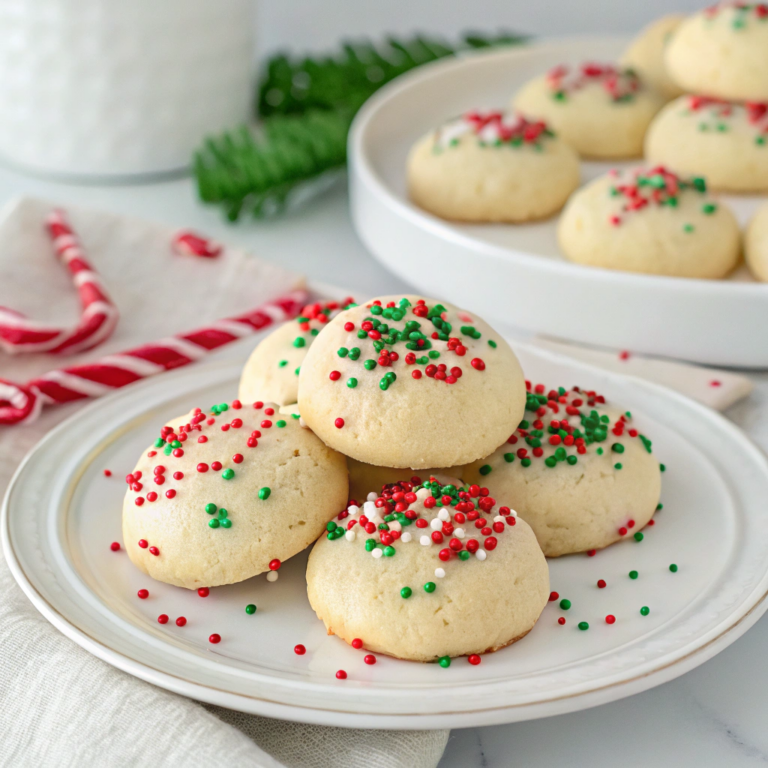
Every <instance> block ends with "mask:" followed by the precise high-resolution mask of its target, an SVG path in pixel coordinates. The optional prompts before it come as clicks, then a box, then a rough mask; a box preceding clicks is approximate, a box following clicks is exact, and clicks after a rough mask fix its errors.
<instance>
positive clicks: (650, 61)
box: [619, 13, 685, 99]
mask: <svg viewBox="0 0 768 768" xmlns="http://www.w3.org/2000/svg"><path fill="white" fill-rule="evenodd" d="M684 19H685V16H683V15H682V14H678V13H674V14H670V15H669V16H662V17H661V18H660V19H657V20H656V21H654V22H653V23H652V24H649V25H648V26H647V27H645V29H643V30H642V31H641V32H640V34H639V35H638V36H637V37H636V38H635V39H634V40H633V41H632V42H631V43H630V46H629V48H627V50H626V51H624V55H623V56H622V57H621V59H620V61H619V63H620V64H621V65H622V66H624V67H629V68H630V69H632V70H633V71H634V72H636V73H637V74H638V75H640V77H641V78H642V79H643V80H644V81H645V82H646V83H648V85H650V86H651V88H655V89H656V90H657V91H658V92H659V93H660V94H661V95H662V96H664V98H665V99H675V98H677V97H678V96H680V95H682V93H683V90H682V88H680V86H678V85H677V84H676V83H675V82H674V80H672V78H671V77H670V76H669V73H668V72H667V67H666V64H665V63H664V51H665V49H666V47H667V45H668V44H669V41H670V39H671V38H672V35H673V34H674V32H675V30H676V29H677V28H678V27H679V26H680V23H681V22H682V21H683V20H684Z"/></svg>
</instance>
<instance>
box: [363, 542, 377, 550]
mask: <svg viewBox="0 0 768 768" xmlns="http://www.w3.org/2000/svg"><path fill="white" fill-rule="evenodd" d="M374 549H376V542H375V540H374V539H366V540H365V551H366V552H372V551H373V550H374Z"/></svg>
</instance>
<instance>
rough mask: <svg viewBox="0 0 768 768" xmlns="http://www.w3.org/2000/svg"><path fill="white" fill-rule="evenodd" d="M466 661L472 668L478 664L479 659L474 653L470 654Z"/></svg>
mask: <svg viewBox="0 0 768 768" xmlns="http://www.w3.org/2000/svg"><path fill="white" fill-rule="evenodd" d="M467 661H468V662H469V663H470V664H473V665H474V666H477V665H478V664H479V663H480V661H481V659H480V657H479V656H478V655H477V654H476V653H472V654H470V655H469V656H468V657H467Z"/></svg>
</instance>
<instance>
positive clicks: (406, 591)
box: [307, 482, 549, 666]
mask: <svg viewBox="0 0 768 768" xmlns="http://www.w3.org/2000/svg"><path fill="white" fill-rule="evenodd" d="M307 594H308V596H309V602H310V604H311V606H312V608H313V610H314V611H315V613H316V614H317V615H318V618H320V619H321V620H322V621H323V623H324V624H325V626H326V628H327V630H328V633H329V634H335V635H337V636H338V637H340V638H341V639H342V640H345V641H346V642H347V643H350V644H351V643H352V642H353V641H354V640H355V639H356V638H360V639H362V641H363V645H364V646H365V648H366V649H367V650H370V651H374V652H378V653H384V654H387V655H389V656H395V657H397V658H400V659H410V660H413V661H436V660H439V659H440V660H442V659H445V658H446V657H452V656H463V655H470V654H479V653H486V652H489V651H495V650H498V649H499V648H503V647H504V646H506V645H509V644H510V643H514V642H515V641H517V640H519V639H520V638H522V637H523V636H525V635H526V634H527V633H528V632H529V631H530V630H531V628H532V627H533V626H534V624H535V623H536V621H537V620H538V618H539V616H540V614H541V612H542V610H543V609H544V606H545V605H546V604H547V600H548V598H549V571H548V568H547V563H546V560H545V559H544V555H543V554H542V552H541V549H540V547H539V545H538V544H537V543H536V537H535V536H534V535H533V531H532V530H531V528H530V527H529V526H528V525H527V524H526V523H524V522H523V521H522V520H520V519H519V518H515V516H514V514H513V513H512V512H511V511H510V509H509V508H508V507H504V506H502V505H501V504H500V503H499V502H498V501H497V500H496V499H494V498H492V497H491V496H489V495H488V491H487V489H486V488H482V487H480V486H478V485H474V486H469V487H457V486H454V485H446V486H443V485H441V484H440V483H437V482H435V483H431V482H427V483H426V484H424V485H423V486H419V485H416V486H414V485H412V484H411V483H410V482H401V483H399V484H397V485H392V486H387V487H386V488H384V489H383V491H382V493H381V494H380V495H379V497H378V498H377V499H376V500H375V501H367V502H365V504H363V505H362V506H358V505H351V506H350V507H349V508H348V509H346V510H345V511H343V512H342V513H341V514H339V516H338V517H337V518H336V519H334V520H333V521H332V522H330V523H329V524H328V528H327V532H326V535H325V536H323V537H321V538H320V539H319V540H318V542H317V544H315V546H314V547H313V549H312V552H311V554H310V556H309V562H308V563H307ZM441 663H442V661H441ZM444 666H447V664H445V665H444Z"/></svg>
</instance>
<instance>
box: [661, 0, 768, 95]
mask: <svg viewBox="0 0 768 768" xmlns="http://www.w3.org/2000/svg"><path fill="white" fill-rule="evenodd" d="M665 61H666V65H667V71H668V72H669V74H670V76H671V77H672V79H673V80H674V81H675V82H676V83H677V84H678V85H679V86H680V87H681V88H682V89H683V90H684V91H688V92H690V93H699V94H706V95H707V96H714V97H717V98H720V99H731V100H734V101H768V6H765V5H763V4H748V3H743V4H741V3H739V4H736V3H720V4H719V5H713V6H711V7H710V8H706V9H705V10H703V11H701V12H699V13H697V14H695V15H693V16H691V17H690V18H689V19H687V20H686V21H684V22H683V23H682V24H681V25H680V26H679V27H678V28H677V30H676V31H675V34H674V36H673V37H672V40H671V41H670V43H669V45H668V46H667V49H666V52H665Z"/></svg>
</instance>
